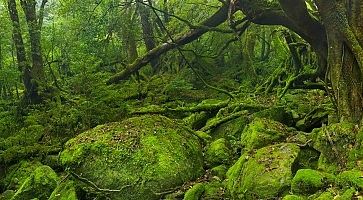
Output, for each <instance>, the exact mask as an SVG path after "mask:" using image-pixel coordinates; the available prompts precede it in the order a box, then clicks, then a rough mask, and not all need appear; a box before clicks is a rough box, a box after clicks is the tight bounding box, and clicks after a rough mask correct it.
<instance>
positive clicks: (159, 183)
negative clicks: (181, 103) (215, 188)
mask: <svg viewBox="0 0 363 200" xmlns="http://www.w3.org/2000/svg"><path fill="white" fill-rule="evenodd" d="M60 161H61V163H62V165H63V166H65V167H69V168H70V169H71V170H72V171H73V172H74V173H76V174H78V175H81V176H82V177H83V178H86V179H88V180H89V181H91V182H93V183H94V184H96V185H97V186H98V187H99V188H102V189H112V190H120V192H116V193H111V194H110V196H109V198H111V199H114V200H118V199H128V200H132V199H137V200H143V199H148V200H152V199H159V198H160V196H161V193H163V192H165V191H169V190H171V189H174V188H175V187H177V186H180V185H182V184H183V183H184V182H187V181H190V180H193V179H196V178H198V177H199V176H201V175H202V174H203V173H204V170H203V156H202V149H201V147H200V144H199V141H198V138H197V137H196V136H194V135H193V133H192V132H190V131H188V129H186V128H185V127H184V126H181V125H179V124H177V123H176V122H175V121H173V120H170V119H168V118H166V117H163V116H158V115H143V116H140V117H134V118H130V119H127V120H125V121H122V122H116V123H110V124H105V125H101V126H98V127H96V128H94V129H92V130H89V131H86V132H84V133H82V134H80V135H78V136H77V137H75V138H74V139H71V140H70V141H68V142H67V143H66V145H65V150H64V151H63V152H62V153H61V155H60ZM84 189H85V190H86V191H88V192H91V191H92V188H84Z"/></svg>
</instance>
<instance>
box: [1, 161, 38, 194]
mask: <svg viewBox="0 0 363 200" xmlns="http://www.w3.org/2000/svg"><path fill="white" fill-rule="evenodd" d="M40 166H43V165H42V163H40V162H38V161H31V162H30V161H21V162H20V163H18V164H15V165H13V166H11V167H9V169H8V170H7V175H6V177H5V178H4V179H2V180H0V184H1V186H2V187H3V188H5V189H6V190H17V189H19V188H20V186H21V185H22V184H23V183H24V181H25V180H26V179H27V178H28V177H29V176H30V175H31V174H32V173H33V172H34V171H35V169H37V168H38V167H40Z"/></svg>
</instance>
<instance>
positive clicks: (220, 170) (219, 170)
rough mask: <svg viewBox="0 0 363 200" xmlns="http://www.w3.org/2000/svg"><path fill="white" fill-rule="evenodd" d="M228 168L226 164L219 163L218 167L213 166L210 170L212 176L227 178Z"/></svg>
mask: <svg viewBox="0 0 363 200" xmlns="http://www.w3.org/2000/svg"><path fill="white" fill-rule="evenodd" d="M227 170H228V168H227V166H226V165H219V166H217V167H213V168H212V169H211V170H210V172H211V175H212V176H216V177H218V178H220V179H225V177H226V173H227Z"/></svg>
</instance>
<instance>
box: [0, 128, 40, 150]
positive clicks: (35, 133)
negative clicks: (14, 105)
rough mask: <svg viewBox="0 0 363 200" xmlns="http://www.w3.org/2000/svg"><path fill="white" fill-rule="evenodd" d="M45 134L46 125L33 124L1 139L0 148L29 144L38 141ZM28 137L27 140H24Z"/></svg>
mask: <svg viewBox="0 0 363 200" xmlns="http://www.w3.org/2000/svg"><path fill="white" fill-rule="evenodd" d="M43 134H44V127H43V126H41V125H32V126H29V127H26V128H22V129H21V130H20V131H19V132H18V133H16V134H15V135H14V136H11V137H8V138H6V139H4V140H0V150H6V149H9V148H11V147H14V146H28V145H33V144H34V143H37V142H38V141H39V139H40V138H41V137H42V136H43ZM24 138H26V140H24Z"/></svg>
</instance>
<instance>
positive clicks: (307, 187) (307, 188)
mask: <svg viewBox="0 0 363 200" xmlns="http://www.w3.org/2000/svg"><path fill="white" fill-rule="evenodd" d="M333 182H334V176H333V175H330V174H327V173H322V172H319V171H316V170H312V169H300V170H299V171H297V173H296V175H295V177H294V178H293V180H292V184H291V191H292V192H294V193H297V194H313V193H315V192H317V191H318V190H320V189H322V188H324V187H325V186H327V185H328V184H329V183H333Z"/></svg>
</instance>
